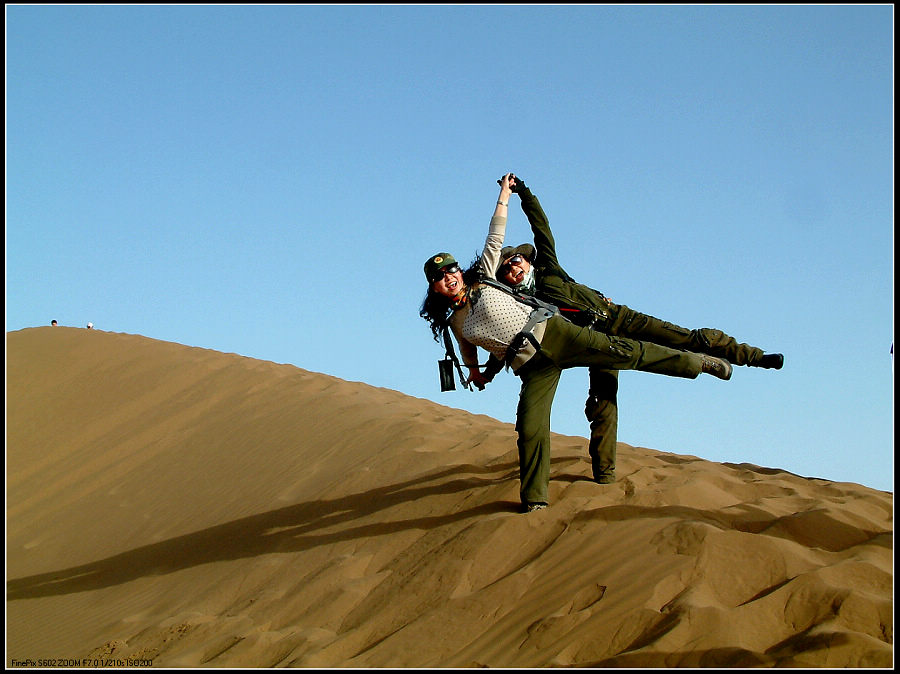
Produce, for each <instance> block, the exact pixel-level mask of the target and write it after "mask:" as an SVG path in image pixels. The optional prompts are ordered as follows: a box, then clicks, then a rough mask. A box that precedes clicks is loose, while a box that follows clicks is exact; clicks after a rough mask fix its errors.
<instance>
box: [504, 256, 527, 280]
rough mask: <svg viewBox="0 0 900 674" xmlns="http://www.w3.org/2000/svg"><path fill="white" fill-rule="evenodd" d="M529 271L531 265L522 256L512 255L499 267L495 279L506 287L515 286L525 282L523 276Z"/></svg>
mask: <svg viewBox="0 0 900 674" xmlns="http://www.w3.org/2000/svg"><path fill="white" fill-rule="evenodd" d="M530 269H531V263H530V262H529V261H528V260H526V259H525V257H524V256H522V255H518V254H516V255H513V256H512V257H510V258H509V259H508V260H505V261H504V262H503V264H502V265H501V266H500V270H499V273H498V274H497V278H499V279H500V280H501V281H503V282H504V283H505V284H506V285H510V286H517V285H519V284H520V283H521V282H522V281H524V280H525V274H527V273H528V272H529V270H530Z"/></svg>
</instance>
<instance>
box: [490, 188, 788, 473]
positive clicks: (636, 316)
mask: <svg viewBox="0 0 900 674" xmlns="http://www.w3.org/2000/svg"><path fill="white" fill-rule="evenodd" d="M510 187H511V189H512V191H513V192H514V193H515V194H518V195H519V198H520V200H521V204H522V210H523V211H524V213H525V216H526V217H527V218H528V222H529V223H530V224H531V230H532V232H533V233H534V244H535V245H534V246H532V245H531V244H528V243H525V244H522V245H521V246H507V247H505V248H504V249H503V250H502V251H501V254H500V259H501V260H502V264H501V267H500V269H499V270H498V272H497V280H498V281H501V282H503V283H505V284H506V285H508V286H510V287H512V288H513V289H515V290H516V291H517V292H520V293H524V294H531V295H534V296H536V297H538V298H539V299H541V300H544V301H545V302H549V303H551V304H554V305H556V306H557V307H558V308H559V309H560V311H561V313H562V315H563V316H565V317H566V318H568V319H569V320H571V321H572V322H573V323H576V324H577V325H581V326H590V327H591V328H593V329H594V330H598V331H600V332H605V333H607V334H609V335H615V336H621V337H630V338H632V339H637V340H641V341H644V342H653V343H655V344H661V345H663V346H668V347H671V348H675V349H682V350H685V351H694V352H696V353H705V354H708V355H710V356H716V357H719V358H724V359H726V360H728V361H729V362H731V363H732V364H734V365H748V366H751V367H763V368H772V369H780V368H781V367H782V365H783V364H784V356H783V355H782V354H780V353H773V354H766V353H765V352H763V350H762V349H759V348H757V347H754V346H750V345H748V344H743V343H739V342H738V341H737V340H736V339H735V338H734V337H731V336H729V335H727V334H725V333H724V332H722V331H721V330H716V329H713V328H700V329H697V330H688V329H687V328H682V327H680V326H678V325H675V324H673V323H669V322H668V321H663V320H660V319H658V318H655V317H653V316H648V315H646V314H642V313H640V312H638V311H634V310H633V309H630V308H629V307H627V306H625V305H623V304H615V303H613V302H612V301H611V300H610V299H609V298H607V297H606V296H604V295H603V294H602V293H601V292H599V291H597V290H594V289H593V288H589V287H588V286H586V285H583V284H581V283H577V282H576V281H575V280H574V279H572V278H571V277H570V276H569V275H568V274H567V273H566V272H565V270H564V269H563V268H562V266H561V265H560V263H559V260H558V259H557V257H556V243H555V241H554V239H553V234H552V233H551V231H550V223H549V220H548V218H547V216H546V214H545V213H544V210H543V209H542V208H541V204H540V202H539V201H538V199H537V197H536V196H534V194H532V193H531V190H530V189H528V188H527V187H526V186H525V182H524V181H523V180H522V179H521V178H518V177H516V176H512V179H511V180H510ZM498 369H499V368H498V367H496V365H495V364H493V363H492V364H491V365H489V366H488V371H487V372H486V374H487V375H488V377H491V376H492V374H491V373H492V372H495V371H497V370H498ZM618 386H619V382H618V371H616V370H603V369H600V368H597V367H592V368H590V388H589V391H588V398H587V402H586V403H585V408H584V413H585V416H586V417H587V419H588V421H589V422H590V427H591V437H590V443H589V446H588V451H589V453H590V456H591V468H592V472H593V476H594V480H595V481H597V482H599V483H601V484H607V483H610V482H615V479H616V478H615V469H616V432H617V424H618V417H619V413H618V407H617V403H616V394H617V392H618ZM554 388H555V387H554ZM551 399H552V397H551ZM532 404H538V401H532Z"/></svg>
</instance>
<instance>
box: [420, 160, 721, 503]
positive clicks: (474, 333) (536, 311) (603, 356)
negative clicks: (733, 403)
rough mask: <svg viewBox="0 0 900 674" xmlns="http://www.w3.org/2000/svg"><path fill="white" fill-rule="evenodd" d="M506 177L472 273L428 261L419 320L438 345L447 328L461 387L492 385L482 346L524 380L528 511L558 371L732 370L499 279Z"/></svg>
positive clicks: (678, 373) (541, 476)
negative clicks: (577, 317)
mask: <svg viewBox="0 0 900 674" xmlns="http://www.w3.org/2000/svg"><path fill="white" fill-rule="evenodd" d="M511 180H512V174H507V175H505V176H503V178H501V180H500V196H499V199H498V200H497V205H496V207H495V209H494V214H493V216H492V218H491V222H490V227H489V230H488V236H487V240H486V241H485V245H484V250H483V252H482V254H481V257H479V258H478V260H477V261H476V262H475V263H474V264H473V265H472V267H471V268H470V269H468V270H467V271H466V272H463V271H462V270H461V269H460V267H459V265H458V263H457V261H456V259H455V258H454V257H453V256H452V255H450V254H449V253H437V254H435V255H432V256H431V257H429V258H428V260H427V261H426V262H425V265H424V271H425V278H426V279H427V281H428V292H427V294H426V297H425V300H424V302H423V304H422V307H421V309H420V311H419V315H420V316H422V318H424V319H425V320H426V321H428V323H429V324H430V325H431V330H432V334H433V335H434V338H435V340H438V339H439V338H440V336H441V335H445V334H446V331H447V330H448V329H449V330H450V331H452V333H453V335H454V336H455V338H456V341H457V342H458V344H459V348H460V352H461V354H462V358H463V362H464V363H465V365H466V367H468V368H469V378H468V380H467V382H466V383H469V382H471V383H473V384H475V385H476V386H477V387H478V388H480V389H483V388H484V386H485V385H486V384H487V383H488V381H489V379H488V378H487V377H485V375H484V374H482V373H481V372H480V370H479V365H478V353H477V347H479V346H480V347H481V348H483V349H485V350H486V351H488V352H490V353H491V354H492V355H493V356H494V357H495V359H496V360H498V361H501V362H504V363H506V364H507V365H508V366H509V367H510V368H511V369H512V370H513V372H514V373H515V374H516V375H517V376H519V377H520V378H521V380H522V386H521V390H520V394H519V405H518V409H517V417H516V431H517V434H518V441H517V445H518V450H519V476H520V481H521V484H520V493H519V496H520V499H521V501H522V508H523V511H524V512H531V511H533V510H539V509H542V508H546V507H547V504H548V487H549V482H550V407H551V405H552V401H553V396H554V395H555V393H556V387H557V384H558V383H559V377H560V374H561V372H562V370H564V369H568V368H572V367H588V368H590V367H601V368H603V369H608V370H641V371H643V372H653V373H656V374H664V375H668V376H672V377H685V378H690V379H694V378H696V377H698V376H699V375H700V373H707V374H711V375H713V376H715V377H718V378H720V379H724V380H727V379H730V378H731V372H732V368H731V365H730V364H729V363H728V361H726V360H724V359H721V358H717V357H714V356H709V355H705V354H697V353H692V352H688V351H681V350H677V349H673V348H670V347H667V346H661V345H658V344H653V343H652V342H641V341H637V340H633V339H628V338H624V337H615V336H610V335H607V334H604V333H602V332H599V331H597V330H591V329H590V328H587V327H583V326H578V325H576V324H575V323H572V322H571V321H569V320H568V319H566V318H565V317H564V316H563V315H561V314H560V312H559V310H558V309H557V308H556V307H555V306H552V305H549V304H547V303H544V302H541V301H540V300H536V299H535V298H533V297H530V296H527V295H522V294H518V293H515V292H514V291H513V290H511V289H510V288H508V287H506V286H504V285H503V284H502V283H500V282H498V281H497V280H496V278H497V272H498V270H499V268H500V263H501V259H500V256H501V251H502V248H503V239H504V236H505V234H506V220H507V208H508V205H509V197H510V195H511V193H512V191H511V187H510V184H511ZM448 341H449V340H448Z"/></svg>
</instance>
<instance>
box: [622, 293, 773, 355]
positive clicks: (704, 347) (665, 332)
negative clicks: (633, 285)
mask: <svg viewBox="0 0 900 674" xmlns="http://www.w3.org/2000/svg"><path fill="white" fill-rule="evenodd" d="M613 310H614V312H615V319H614V320H613V322H612V325H611V326H610V328H609V334H611V335H619V336H621V337H630V338H631V339H639V340H641V341H646V342H653V343H655V344H662V345H663V346H669V347H672V348H673V349H684V350H686V351H693V352H695V353H706V354H709V355H710V356H718V357H719V358H724V359H726V360H727V361H728V362H730V363H732V364H733V365H751V366H752V365H757V364H759V363H760V361H762V359H763V356H764V355H765V352H764V351H763V350H762V349H760V348H757V347H755V346H750V345H749V344H742V343H739V342H738V341H737V340H736V339H735V338H734V337H732V336H731V335H727V334H725V333H724V332H722V331H721V330H716V329H715V328H699V329H697V330H689V329H687V328H682V327H681V326H679V325H675V324H674V323H669V322H668V321H663V320H660V319H659V318H656V317H654V316H648V315H647V314H642V313H640V312H638V311H635V310H634V309H630V308H628V307H626V306H625V305H624V304H618V305H615V306H614V307H613Z"/></svg>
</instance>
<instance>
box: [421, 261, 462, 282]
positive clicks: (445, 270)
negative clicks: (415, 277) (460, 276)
mask: <svg viewBox="0 0 900 674" xmlns="http://www.w3.org/2000/svg"><path fill="white" fill-rule="evenodd" d="M458 271H459V265H455V264H451V265H448V266H446V267H441V268H440V269H438V270H437V271H436V272H434V273H433V274H432V275H431V276H429V277H428V282H429V283H437V282H438V281H440V280H441V279H442V278H444V274H455V273H456V272H458Z"/></svg>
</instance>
